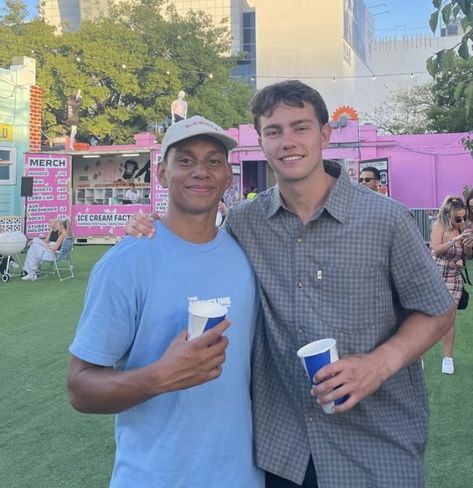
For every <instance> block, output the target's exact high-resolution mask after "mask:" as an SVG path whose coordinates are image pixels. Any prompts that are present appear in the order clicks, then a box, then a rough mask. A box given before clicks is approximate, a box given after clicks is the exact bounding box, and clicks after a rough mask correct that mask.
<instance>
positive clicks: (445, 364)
mask: <svg viewBox="0 0 473 488" xmlns="http://www.w3.org/2000/svg"><path fill="white" fill-rule="evenodd" d="M454 372H455V368H454V367H453V358H443V361H442V373H445V374H453V373H454Z"/></svg>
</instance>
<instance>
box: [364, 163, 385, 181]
mask: <svg viewBox="0 0 473 488" xmlns="http://www.w3.org/2000/svg"><path fill="white" fill-rule="evenodd" d="M363 171H370V172H371V173H373V174H374V177H375V178H376V179H377V180H380V179H381V173H380V172H379V169H378V168H375V167H374V166H365V167H364V168H361V171H360V173H363Z"/></svg>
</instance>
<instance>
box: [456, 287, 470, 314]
mask: <svg viewBox="0 0 473 488" xmlns="http://www.w3.org/2000/svg"><path fill="white" fill-rule="evenodd" d="M469 299H470V294H469V293H468V292H467V291H466V290H465V285H463V290H462V296H461V297H460V301H459V302H458V306H457V308H458V310H465V308H466V307H468V300H469Z"/></svg>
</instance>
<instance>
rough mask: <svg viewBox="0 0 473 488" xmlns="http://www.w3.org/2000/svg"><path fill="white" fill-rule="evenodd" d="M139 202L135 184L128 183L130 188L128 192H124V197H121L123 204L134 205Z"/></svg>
mask: <svg viewBox="0 0 473 488" xmlns="http://www.w3.org/2000/svg"><path fill="white" fill-rule="evenodd" d="M139 202H140V194H139V193H138V191H137V189H136V187H135V184H134V183H130V186H129V188H128V190H127V191H126V192H125V195H123V204H124V205H126V204H130V203H133V204H136V203H139Z"/></svg>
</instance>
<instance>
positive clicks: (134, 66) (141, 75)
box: [0, 0, 252, 143]
mask: <svg viewBox="0 0 473 488" xmlns="http://www.w3.org/2000/svg"><path fill="white" fill-rule="evenodd" d="M7 3H11V4H15V5H16V7H18V8H19V7H21V4H22V2H21V1H20V0H9V2H7ZM18 8H17V10H15V11H18V12H20V11H22V10H21V9H19V10H18ZM12 11H13V10H12V8H10V13H11V12H12ZM9 18H10V17H9ZM15 19H16V20H15V21H14V22H13V21H12V22H10V23H3V24H2V25H0V35H1V38H2V43H1V44H0V63H1V65H2V66H9V64H10V61H11V56H13V55H15V56H29V57H33V58H35V59H36V62H37V65H36V69H37V84H38V85H39V86H41V87H42V88H43V90H44V93H43V132H44V133H45V134H47V135H48V136H50V137H52V136H54V135H57V134H61V133H62V132H63V131H64V130H65V128H66V119H67V117H66V108H67V99H68V97H69V96H70V95H71V93H72V92H74V91H75V90H77V89H81V92H82V95H83V103H82V108H81V112H80V116H81V121H80V124H79V134H78V140H89V138H90V136H92V135H94V136H96V137H97V138H98V139H99V141H100V142H101V143H112V142H113V143H128V142H132V140H133V137H132V136H133V134H135V133H137V132H141V131H144V130H147V127H148V126H150V125H156V124H159V123H162V122H163V121H165V120H166V119H167V118H168V117H169V115H170V106H171V102H172V100H174V99H175V98H176V96H177V93H178V92H179V91H180V90H184V91H185V92H186V94H187V100H188V102H189V115H193V114H196V113H199V114H202V115H205V116H208V117H211V118H213V120H215V121H216V122H218V123H220V124H222V125H223V126H224V127H230V126H235V125H238V124H240V123H244V122H247V121H249V120H250V116H249V113H248V106H249V100H250V98H251V95H252V93H251V89H250V88H249V86H248V85H247V84H245V83H243V82H240V81H235V80H232V79H231V78H230V72H231V69H232V68H233V66H234V65H235V63H236V58H235V57H232V56H229V54H228V53H229V49H230V40H231V39H230V33H229V31H228V29H227V28H226V27H224V26H217V27H214V26H213V24H212V21H211V19H210V18H209V17H208V16H205V15H204V14H203V13H193V12H192V13H190V14H188V15H186V16H179V15H177V13H176V12H175V9H174V8H173V7H172V6H171V5H170V4H168V2H167V0H139V1H129V2H123V3H120V4H119V6H116V7H113V8H111V11H110V14H109V16H107V17H104V16H101V17H99V18H97V19H96V20H94V21H88V22H83V23H82V24H81V27H80V29H79V30H78V31H77V32H65V33H63V34H57V33H55V32H54V29H53V28H52V27H50V26H48V25H46V24H45V23H44V22H43V21H41V20H39V19H34V20H33V21H31V22H30V23H23V21H22V17H21V16H20V15H16V17H15Z"/></svg>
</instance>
